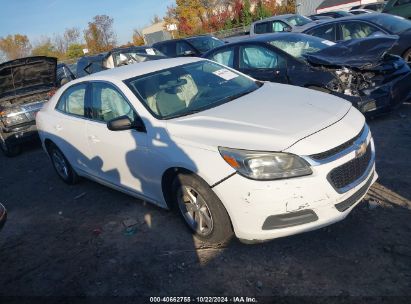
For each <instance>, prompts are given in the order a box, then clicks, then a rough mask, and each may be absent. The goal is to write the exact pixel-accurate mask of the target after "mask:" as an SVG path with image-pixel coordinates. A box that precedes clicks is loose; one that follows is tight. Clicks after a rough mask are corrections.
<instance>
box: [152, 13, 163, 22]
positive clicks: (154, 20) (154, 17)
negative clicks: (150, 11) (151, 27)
mask: <svg viewBox="0 0 411 304" xmlns="http://www.w3.org/2000/svg"><path fill="white" fill-rule="evenodd" d="M159 22H161V18H160V17H159V16H158V15H154V16H153V18H151V24H156V23H159Z"/></svg>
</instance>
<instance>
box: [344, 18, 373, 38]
mask: <svg viewBox="0 0 411 304" xmlns="http://www.w3.org/2000/svg"><path fill="white" fill-rule="evenodd" d="M379 31H380V30H379V29H378V28H376V27H374V26H372V25H369V24H368V23H364V22H344V23H342V24H341V35H342V37H341V38H342V39H341V40H350V39H359V38H365V37H368V36H371V35H372V34H374V33H375V32H379Z"/></svg>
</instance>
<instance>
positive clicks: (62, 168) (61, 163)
mask: <svg viewBox="0 0 411 304" xmlns="http://www.w3.org/2000/svg"><path fill="white" fill-rule="evenodd" d="M51 158H52V160H53V164H54V167H55V168H56V171H57V173H58V174H59V175H60V176H61V177H62V178H63V179H68V178H69V168H68V165H67V162H66V160H65V159H64V156H63V155H61V153H59V152H58V151H56V150H54V151H53V152H52V155H51Z"/></svg>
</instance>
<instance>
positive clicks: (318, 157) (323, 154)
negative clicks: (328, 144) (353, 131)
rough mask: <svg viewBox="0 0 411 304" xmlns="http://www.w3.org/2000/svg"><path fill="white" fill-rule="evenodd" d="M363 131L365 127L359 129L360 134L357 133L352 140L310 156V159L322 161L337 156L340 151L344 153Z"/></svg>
mask: <svg viewBox="0 0 411 304" xmlns="http://www.w3.org/2000/svg"><path fill="white" fill-rule="evenodd" d="M364 129H365V126H364V127H363V128H362V129H361V131H360V133H358V134H357V135H356V136H355V137H353V138H352V139H350V140H348V141H346V142H345V143H343V144H341V145H339V146H337V147H335V148H332V149H330V150H327V151H325V152H321V153H317V154H313V155H310V157H311V158H312V159H314V160H323V159H326V158H329V157H331V156H333V155H335V154H337V153H339V152H341V151H344V150H345V149H347V148H349V147H351V146H352V145H353V144H354V142H355V141H356V140H357V139H359V138H360V137H361V135H362V133H363V132H364Z"/></svg>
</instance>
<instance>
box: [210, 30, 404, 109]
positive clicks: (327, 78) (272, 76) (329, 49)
mask: <svg viewBox="0 0 411 304" xmlns="http://www.w3.org/2000/svg"><path fill="white" fill-rule="evenodd" d="M396 41H397V37H395V36H394V37H392V36H383V37H373V38H366V39H360V40H359V39H357V40H350V41H345V42H342V43H339V44H335V43H334V42H331V41H327V40H324V39H320V38H317V37H313V36H309V35H304V34H299V33H277V34H266V35H260V36H257V37H253V38H248V39H242V40H240V41H237V42H234V43H229V44H226V45H224V46H222V47H219V48H216V49H214V50H212V51H210V52H208V53H207V54H205V55H204V57H205V58H207V59H210V60H214V61H216V62H219V63H221V64H224V65H227V66H229V67H231V68H234V69H236V70H239V71H241V72H243V73H245V74H247V75H250V76H251V77H254V78H256V79H258V80H262V81H272V82H279V83H285V84H291V85H297V86H301V87H306V88H311V89H315V90H319V91H323V92H326V93H331V94H333V95H336V96H340V97H343V98H345V99H347V100H349V101H350V102H352V104H353V105H354V106H355V107H356V108H358V109H359V110H360V111H361V112H363V113H367V115H376V114H379V113H381V112H385V111H388V110H391V109H392V108H394V107H396V106H398V105H400V104H401V103H402V102H403V101H406V100H407V99H408V98H410V97H411V95H410V94H411V88H410V86H409V84H410V83H411V70H410V67H409V66H408V65H407V64H406V63H405V61H404V60H403V59H402V58H400V57H398V56H393V55H389V54H387V52H389V50H390V49H391V48H392V47H393V45H395V43H396Z"/></svg>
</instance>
